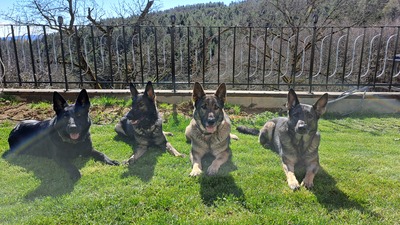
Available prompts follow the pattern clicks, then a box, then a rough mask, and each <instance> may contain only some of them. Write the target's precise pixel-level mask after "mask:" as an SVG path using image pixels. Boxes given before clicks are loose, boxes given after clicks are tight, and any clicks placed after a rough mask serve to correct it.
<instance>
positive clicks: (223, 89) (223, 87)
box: [215, 83, 226, 103]
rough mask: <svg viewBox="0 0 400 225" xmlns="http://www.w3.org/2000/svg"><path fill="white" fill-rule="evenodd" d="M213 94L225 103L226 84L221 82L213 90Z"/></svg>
mask: <svg viewBox="0 0 400 225" xmlns="http://www.w3.org/2000/svg"><path fill="white" fill-rule="evenodd" d="M215 96H217V98H219V99H221V100H222V101H223V102H224V103H225V101H226V85H225V83H222V84H220V85H219V87H218V88H217V91H216V92H215Z"/></svg>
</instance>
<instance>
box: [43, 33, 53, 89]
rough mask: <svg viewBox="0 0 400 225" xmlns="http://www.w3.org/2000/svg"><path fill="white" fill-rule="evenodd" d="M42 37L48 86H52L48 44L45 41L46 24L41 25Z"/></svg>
mask: <svg viewBox="0 0 400 225" xmlns="http://www.w3.org/2000/svg"><path fill="white" fill-rule="evenodd" d="M43 37H44V48H45V50H46V60H47V71H48V75H49V82H50V86H53V80H52V78H51V66H50V55H49V45H48V42H47V33H46V26H45V25H43Z"/></svg>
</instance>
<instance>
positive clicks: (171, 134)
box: [163, 131, 174, 137]
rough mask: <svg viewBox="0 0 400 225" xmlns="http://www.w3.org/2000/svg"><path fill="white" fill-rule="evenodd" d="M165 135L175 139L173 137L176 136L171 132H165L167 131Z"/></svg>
mask: <svg viewBox="0 0 400 225" xmlns="http://www.w3.org/2000/svg"><path fill="white" fill-rule="evenodd" d="M163 133H164V135H165V136H169V137H173V136H174V134H173V133H171V132H165V131H163Z"/></svg>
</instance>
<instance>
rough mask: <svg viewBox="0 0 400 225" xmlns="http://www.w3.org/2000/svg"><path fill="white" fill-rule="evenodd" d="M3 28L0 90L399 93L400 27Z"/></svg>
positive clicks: (10, 26) (13, 26) (1, 32)
mask: <svg viewBox="0 0 400 225" xmlns="http://www.w3.org/2000/svg"><path fill="white" fill-rule="evenodd" d="M62 28H63V27H62V26H60V29H59V30H52V29H50V28H49V27H47V26H15V25H3V26H0V35H2V37H1V38H0V64H1V69H0V75H1V79H0V82H1V86H2V87H3V88H63V89H66V90H68V89H73V88H96V89H100V88H107V89H109V88H111V89H120V88H126V84H127V83H129V82H133V83H135V84H137V85H139V86H141V85H144V84H145V83H146V82H147V81H149V80H150V81H153V82H154V83H156V84H157V85H158V87H157V88H158V89H165V90H174V91H175V90H177V89H191V87H192V84H193V82H195V81H198V82H200V83H202V84H203V85H205V86H206V88H214V87H215V86H217V85H218V84H219V83H222V82H224V83H226V84H227V85H228V86H229V88H230V89H233V90H266V91H268V90H287V89H288V88H290V87H294V88H296V89H300V90H307V91H309V92H312V91H343V90H348V89H354V88H358V89H360V88H362V87H370V88H373V89H374V90H375V91H393V90H399V88H400V46H399V45H400V43H399V31H400V27H389V26H387V27H317V26H314V27H252V26H249V27H237V26H235V27H202V26H175V25H174V24H172V25H171V26H167V27H161V26H136V27H132V26H114V27H105V28H104V29H98V28H97V27H94V26H75V27H74V29H73V30H69V32H65V30H64V29H62Z"/></svg>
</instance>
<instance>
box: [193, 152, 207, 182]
mask: <svg viewBox="0 0 400 225" xmlns="http://www.w3.org/2000/svg"><path fill="white" fill-rule="evenodd" d="M203 156H204V153H199V152H195V151H193V150H192V151H191V152H190V161H192V172H190V174H189V175H190V176H191V177H195V176H198V175H200V174H202V173H203V170H202V166H201V158H203Z"/></svg>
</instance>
